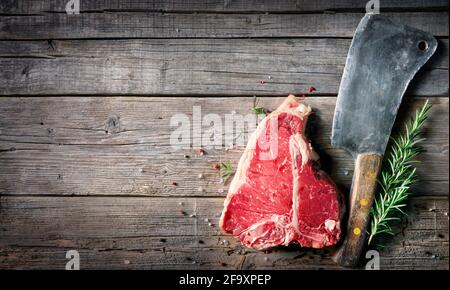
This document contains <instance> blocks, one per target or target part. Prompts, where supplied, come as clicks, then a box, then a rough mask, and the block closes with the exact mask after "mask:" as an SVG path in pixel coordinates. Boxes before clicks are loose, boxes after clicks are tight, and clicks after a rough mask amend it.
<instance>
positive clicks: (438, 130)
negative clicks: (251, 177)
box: [0, 0, 449, 269]
mask: <svg viewBox="0 0 450 290" xmlns="http://www.w3.org/2000/svg"><path fill="white" fill-rule="evenodd" d="M66 2H67V1H62V0H61V1H59V0H38V1H31V0H5V1H0V40H1V41H0V269H42V268H44V269H48V268H53V269H64V265H65V263H66V262H67V259H66V258H65V253H66V251H67V250H70V249H75V250H78V251H79V252H80V254H81V268H82V269H99V268H101V269H104V268H110V269H127V268H129V269H320V268H327V269H334V268H337V265H336V264H334V263H333V262H332V261H331V259H330V251H329V250H326V251H311V250H306V249H299V248H297V247H291V248H287V249H286V248H282V249H276V250H274V251H272V252H271V253H269V254H264V253H262V252H257V251H250V250H246V251H243V249H242V247H241V246H240V244H239V243H238V242H237V241H236V240H235V239H234V238H232V237H230V236H228V235H224V234H222V233H220V231H219V229H218V227H217V223H218V217H219V214H220V212H221V209H222V202H223V199H224V196H225V194H226V189H227V186H226V185H223V184H221V182H220V176H219V172H218V171H217V170H214V169H212V167H211V165H212V164H214V163H216V162H220V161H225V160H230V161H231V162H232V163H233V164H234V165H236V163H237V160H238V158H239V157H240V154H241V153H242V150H243V149H242V148H241V147H236V148H233V149H231V150H225V149H224V148H218V149H208V150H207V154H206V155H203V156H199V155H197V154H196V153H195V152H194V151H193V150H192V149H185V150H178V151H177V150H174V149H173V148H172V147H171V146H170V142H169V137H170V134H171V132H173V130H174V129H175V127H171V126H170V118H171V117H172V116H173V115H174V114H177V113H184V114H187V115H188V116H189V117H191V118H192V107H193V106H194V105H200V106H201V107H202V112H203V116H204V115H205V114H207V113H216V114H219V115H220V116H222V119H223V116H224V114H226V113H230V112H231V111H235V112H236V113H240V114H247V113H249V112H250V111H249V110H250V108H251V107H252V103H253V99H252V97H251V96H253V95H258V96H264V95H266V96H271V98H268V97H264V98H261V101H260V103H261V105H262V106H264V107H267V108H269V109H273V108H276V107H277V106H278V104H279V103H280V101H281V100H282V98H281V97H275V96H284V95H286V94H287V93H289V92H292V93H303V92H305V91H307V88H308V87H309V86H311V85H312V86H314V87H316V89H317V92H316V93H314V94H313V96H311V97H310V98H309V99H308V100H307V102H308V103H309V104H310V105H311V106H312V107H313V108H314V110H315V114H314V115H313V116H312V118H311V122H310V127H309V131H310V137H311V139H312V141H313V143H314V147H315V148H316V149H317V150H318V151H319V154H320V155H321V157H322V163H323V168H324V169H325V171H327V172H329V173H330V174H331V176H332V177H333V179H334V180H336V181H337V183H338V185H339V186H340V188H341V189H342V190H343V192H344V193H346V192H348V187H349V185H350V182H351V176H352V173H353V161H352V159H351V158H350V157H349V156H348V155H346V154H345V153H343V152H342V151H339V150H336V149H333V148H331V147H330V141H329V138H330V130H331V129H330V128H331V118H332V114H333V110H334V106H335V95H336V94H337V89H338V85H339V82H340V76H341V72H342V69H343V65H344V61H345V57H346V53H347V49H348V46H349V44H350V38H351V36H352V35H353V32H354V29H355V27H356V25H357V23H358V22H359V19H360V18H361V16H362V15H363V13H364V6H365V4H366V2H367V1H365V0H363V1H359V0H346V1H327V0H318V1H307V0H281V1H269V0H262V1H244V0H236V1H228V0H225V1H216V0H206V1H197V0H195V1H176V0H173V1H172V0H171V1H162V0H161V1H159V0H143V1H130V0H125V1H116V0H113V1H81V12H82V13H81V14H80V15H67V14H66V13H65V12H64V6H65V3H66ZM447 10H448V1H447V0H430V1H419V0H407V1H398V0H392V1H390V0H389V1H388V0H385V1H381V11H382V13H383V15H386V16H388V17H391V18H392V19H393V20H394V21H398V22H402V23H405V24H409V25H411V26H414V27H417V28H420V29H423V30H426V31H429V32H431V33H433V34H434V35H435V36H437V37H438V38H439V42H440V45H439V50H438V52H437V54H436V55H435V56H434V57H433V59H432V60H431V61H430V62H429V63H428V64H427V66H426V67H425V68H424V69H423V70H422V71H421V72H420V73H419V75H418V76H417V77H416V78H415V79H414V80H413V82H412V84H411V87H410V89H409V90H408V92H407V95H408V98H407V100H405V102H404V104H402V107H401V112H400V116H399V120H398V124H402V122H403V121H404V120H405V118H407V117H408V116H410V115H411V114H412V112H413V111H414V108H416V107H417V106H419V105H420V104H422V103H423V101H424V98H417V97H411V96H425V97H430V96H433V97H434V98H431V102H432V103H433V105H434V106H433V111H432V114H431V116H430V119H429V120H428V121H427V123H426V128H425V137H426V138H427V141H426V142H425V143H424V147H425V149H426V152H425V153H424V154H423V155H421V156H420V161H422V163H420V164H418V173H419V178H420V182H419V183H417V185H416V186H415V187H414V189H413V196H412V198H411V201H410V203H409V207H408V214H409V216H408V217H407V219H406V220H405V221H404V222H403V223H402V226H401V227H400V228H399V229H398V232H399V234H397V235H396V236H395V237H394V238H392V239H388V240H387V245H388V247H387V249H386V250H385V251H384V252H382V253H381V267H382V268H384V269H448V263H449V259H448V257H449V254H448V247H449V242H448V241H449V239H448V238H449V234H448V226H449V222H448V192H449V191H448V190H449V184H448V121H449V120H448V116H449V111H448V109H449V107H448V106H449V104H448V55H449V53H448V52H449V43H448V11H447ZM84 12H85V13H84ZM269 76H270V78H269ZM261 80H262V81H264V84H263V85H261V84H260V81H261ZM33 95H34V96H41V97H31V98H28V97H23V96H33ZM51 95H52V96H54V97H48V96H51ZM64 95H80V96H81V97H60V96H64ZM114 95H122V96H123V97H111V96H114ZM128 95H129V97H124V96H128ZM138 95H141V97H135V96H138ZM144 95H145V96H150V95H151V96H152V97H142V96H144ZM174 95H177V97H173V96H174ZM5 96H16V97H5ZM44 96H45V97H44ZM87 96H97V97H87ZM167 96H171V97H167ZM196 96H197V97H196ZM199 96H201V98H200V97H199ZM218 96H220V97H218ZM226 96H228V97H226ZM236 96H241V97H236ZM397 127H398V125H397ZM203 129H206V127H204V128H203ZM396 131H397V129H396ZM185 155H188V156H189V158H186V157H185ZM199 173H201V174H202V175H203V177H202V178H201V179H199V178H198V174H199ZM174 183H176V185H175V184H174ZM194 213H195V215H196V217H189V215H191V214H194ZM205 218H208V219H209V221H211V222H212V223H213V224H214V225H213V226H212V227H210V226H208V222H205ZM223 240H227V242H226V243H223ZM221 241H222V242H221Z"/></svg>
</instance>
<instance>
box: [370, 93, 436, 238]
mask: <svg viewBox="0 0 450 290" xmlns="http://www.w3.org/2000/svg"><path fill="white" fill-rule="evenodd" d="M430 109H431V105H429V104H428V100H427V101H426V102H425V104H424V105H423V107H421V108H420V109H418V110H417V111H416V115H415V117H414V118H413V119H411V121H410V122H408V123H407V124H406V126H405V127H406V132H405V133H404V134H401V135H399V136H398V137H396V138H391V143H390V148H389V153H388V154H387V155H386V156H387V158H385V160H384V162H383V170H382V172H381V176H380V178H379V180H378V182H379V185H380V191H381V192H380V193H379V194H378V195H377V196H376V197H375V203H374V205H373V207H372V209H371V216H372V222H371V230H370V236H369V240H368V244H370V243H371V242H372V240H373V238H374V237H375V236H378V235H380V234H389V235H393V234H394V232H393V230H392V228H391V222H392V221H395V220H399V219H400V217H399V215H406V213H405V212H404V210H403V208H404V207H405V206H406V199H407V198H408V196H409V195H410V191H409V189H410V187H411V185H412V184H413V183H414V182H416V181H417V175H416V168H415V167H414V166H413V165H414V160H413V158H414V157H415V156H417V155H418V154H419V153H420V152H422V150H421V148H420V147H419V146H418V143H420V142H422V141H423V140H424V139H422V138H420V133H421V130H422V127H423V124H424V123H425V120H426V119H427V116H428V113H429V112H430Z"/></svg>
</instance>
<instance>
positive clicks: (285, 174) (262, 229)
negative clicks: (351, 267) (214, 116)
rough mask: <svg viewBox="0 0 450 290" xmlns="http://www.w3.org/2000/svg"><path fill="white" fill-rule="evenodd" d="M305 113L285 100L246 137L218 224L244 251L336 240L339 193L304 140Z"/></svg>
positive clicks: (306, 109) (328, 243)
mask: <svg viewBox="0 0 450 290" xmlns="http://www.w3.org/2000/svg"><path fill="white" fill-rule="evenodd" d="M310 113H311V108H310V107H309V106H306V105H304V104H301V103H300V102H299V101H298V100H297V99H296V98H295V97H294V96H292V95H290V96H289V97H288V98H287V99H286V100H285V101H284V102H283V104H282V105H281V106H280V107H279V108H278V109H277V110H276V111H274V112H272V113H271V114H269V115H268V116H267V117H266V118H265V119H264V120H263V121H262V122H261V123H260V124H259V126H258V128H257V129H256V131H255V133H254V134H253V135H252V136H251V137H250V140H249V143H248V145H247V148H246V149H245V151H244V154H243V155H242V157H241V159H240V161H239V165H238V168H237V171H236V174H235V176H234V178H233V181H232V182H231V185H230V189H229V192H228V195H227V198H226V200H225V203H224V205H225V208H224V210H223V212H222V217H221V219H220V227H221V228H222V229H223V230H224V231H225V232H227V233H231V234H233V235H234V236H236V237H238V238H239V239H240V240H241V242H242V244H243V245H244V246H246V247H250V248H254V249H258V250H262V249H267V248H271V247H275V246H280V245H284V246H287V245H289V244H291V243H296V244H299V245H301V246H304V247H313V248H323V247H326V246H331V245H334V244H335V243H336V242H337V241H338V240H339V238H340V236H341V229H340V219H341V216H342V213H343V207H342V203H341V198H340V194H339V193H338V191H337V189H336V185H335V184H334V183H333V182H332V181H331V180H330V178H329V177H328V176H327V175H326V174H325V173H324V172H323V171H321V170H319V168H318V163H317V162H318V156H317V154H316V153H315V152H314V151H313V149H312V147H311V144H310V143H309V140H308V139H307V138H306V137H305V135H304V128H305V125H306V122H307V120H308V115H309V114H310ZM270 137H272V139H270Z"/></svg>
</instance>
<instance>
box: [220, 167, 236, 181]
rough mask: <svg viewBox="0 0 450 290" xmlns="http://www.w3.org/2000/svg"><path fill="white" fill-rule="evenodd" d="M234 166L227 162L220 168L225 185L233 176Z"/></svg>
mask: <svg viewBox="0 0 450 290" xmlns="http://www.w3.org/2000/svg"><path fill="white" fill-rule="evenodd" d="M233 173H234V170H233V165H232V164H231V162H230V161H225V162H222V163H221V166H220V177H221V178H222V179H223V183H224V184H225V183H226V182H227V180H228V179H229V178H230V177H231V176H232V175H233Z"/></svg>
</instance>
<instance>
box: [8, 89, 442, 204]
mask: <svg viewBox="0 0 450 290" xmlns="http://www.w3.org/2000/svg"><path fill="white" fill-rule="evenodd" d="M282 99H283V98H281V97H280V98H269V97H267V98H261V99H260V104H261V105H263V106H265V107H267V108H268V109H275V108H276V107H277V106H278V104H280V103H281V101H282ZM423 101H424V99H423V98H413V99H411V100H407V101H405V102H404V104H403V106H402V112H401V113H400V117H399V120H400V122H399V123H403V121H404V120H405V118H407V117H409V116H411V114H412V113H413V112H414V108H416V107H417V106H419V105H420V104H422V103H423ZM307 103H308V104H309V105H310V106H312V107H313V109H314V111H315V114H314V115H313V116H312V118H311V124H310V130H309V131H310V132H311V134H310V135H311V139H312V141H313V143H314V144H315V148H316V149H317V150H318V151H319V153H320V154H321V155H322V157H323V158H322V163H323V167H324V168H325V170H326V171H327V172H330V173H331V175H332V177H333V178H334V179H335V181H336V182H337V183H338V184H340V185H341V186H343V187H344V188H345V187H348V186H349V184H350V182H351V176H352V173H353V160H352V158H351V157H350V156H349V155H347V154H346V153H344V152H343V151H342V150H339V149H334V148H331V146H330V134H331V123H332V117H333V112H334V106H335V98H334V97H320V98H309V99H307ZM431 103H432V104H433V111H432V114H431V116H430V119H429V120H428V121H427V123H426V127H425V135H424V136H425V137H426V138H428V139H427V141H426V142H424V148H425V149H426V152H425V153H424V154H423V155H421V157H420V160H421V161H422V163H421V164H418V173H419V175H420V179H421V182H420V183H418V185H417V187H416V189H415V190H414V192H415V193H417V194H418V195H433V196H437V195H439V196H448V121H449V120H448V115H449V112H448V98H432V99H431ZM193 106H201V110H202V117H203V116H205V115H206V114H210V113H214V114H218V115H219V116H220V117H221V119H222V122H223V123H224V116H225V114H230V112H232V111H235V112H236V113H238V114H242V115H245V114H251V111H250V109H251V108H252V106H253V98H252V97H246V98H245V97H236V98H178V97H171V98H160V97H47V98H44V97H34V98H29V97H23V98H16V97H3V98H0V164H2V166H1V167H0V193H1V194H8V195H11V194H27V195H40V194H54V195H134V196H136V195H144V196H224V195H225V192H224V191H226V187H224V186H223V185H221V184H220V176H219V175H220V174H219V172H218V171H217V170H215V169H213V168H212V164H214V163H216V162H221V161H227V160H230V161H232V163H233V164H234V165H236V164H237V160H238V159H239V157H240V155H241V154H242V151H243V149H242V148H243V147H242V146H241V147H239V148H235V149H232V150H226V147H229V144H226V146H223V147H220V148H218V149H207V154H206V155H203V156H200V155H198V154H197V153H196V152H194V150H192V149H183V150H177V149H176V148H173V147H172V146H171V143H170V137H171V134H172V133H173V132H174V131H175V130H176V129H177V128H178V127H179V126H178V125H175V126H171V125H170V124H171V122H170V120H171V118H172V117H173V116H174V115H175V114H186V115H187V116H189V118H190V120H191V121H192V111H193ZM209 126H210V125H208V124H203V127H202V130H203V134H205V132H207V130H208V129H210V127H209ZM184 132H187V130H184ZM190 132H191V134H190V135H191V137H192V136H193V134H192V126H191V128H190ZM244 133H245V132H244ZM244 136H246V135H244ZM219 140H221V141H222V142H225V141H224V139H223V138H222V136H220V137H219ZM190 141H191V139H188V140H187V142H186V144H187V145H188V146H189V144H190ZM244 141H245V139H244ZM220 144H222V143H220ZM172 145H173V144H172ZM244 145H245V143H244ZM185 155H188V157H189V158H186V157H185ZM430 168H433V170H429V169H430ZM200 173H201V174H203V175H204V178H202V179H199V178H198V174H200ZM174 182H176V183H177V185H176V186H175V185H173V183H174ZM200 189H201V190H200Z"/></svg>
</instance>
